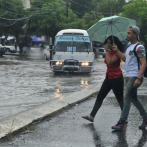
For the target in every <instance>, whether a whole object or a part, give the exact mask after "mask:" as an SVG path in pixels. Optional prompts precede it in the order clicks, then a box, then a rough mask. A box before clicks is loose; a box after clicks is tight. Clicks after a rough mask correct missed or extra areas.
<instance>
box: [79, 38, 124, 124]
mask: <svg viewBox="0 0 147 147" xmlns="http://www.w3.org/2000/svg"><path fill="white" fill-rule="evenodd" d="M114 43H115V44H116V45H117V47H118V48H119V49H120V50H121V51H122V50H123V48H124V46H123V44H122V42H121V41H120V40H119V39H118V38H117V37H115V36H109V37H108V38H107V39H106V40H105V41H104V43H103V44H104V48H105V50H106V56H105V59H104V62H105V63H106V65H107V72H106V78H105V79H104V81H103V84H102V86H101V88H100V91H99V93H98V95H97V99H96V101H95V104H94V107H93V109H92V111H91V113H90V115H86V116H82V118H84V119H86V120H89V121H91V122H93V121H94V117H95V115H96V113H97V111H98V110H99V109H100V107H101V105H102V103H103V100H104V99H105V98H106V96H107V94H108V93H109V91H110V90H113V92H114V94H115V96H116V99H117V101H118V103H119V106H120V109H121V110H122V109H123V105H124V102H123V87H124V79H123V74H122V70H121V68H120V58H119V56H118V54H117V52H116V51H114V50H113V44H114Z"/></svg>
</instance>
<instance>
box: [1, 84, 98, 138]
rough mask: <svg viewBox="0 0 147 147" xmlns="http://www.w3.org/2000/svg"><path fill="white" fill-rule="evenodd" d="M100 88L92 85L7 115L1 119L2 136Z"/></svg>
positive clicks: (85, 97)
mask: <svg viewBox="0 0 147 147" xmlns="http://www.w3.org/2000/svg"><path fill="white" fill-rule="evenodd" d="M98 90H99V87H95V88H92V87H91V88H90V89H89V90H82V91H78V92H74V93H71V94H69V95H68V96H67V97H65V98H64V99H57V100H52V101H49V102H46V103H44V104H41V105H38V106H35V107H32V108H30V109H27V110H26V111H23V112H20V113H17V114H15V115H12V116H9V117H5V118H4V119H1V120H0V138H2V137H5V136H6V135H8V134H10V133H13V132H15V131H17V130H19V129H21V128H23V127H24V126H27V125H30V124H32V123H34V122H38V121H40V120H42V119H44V118H46V117H47V116H50V115H52V114H54V113H57V112H59V111H60V110H62V109H64V108H68V107H69V106H71V105H74V104H76V103H78V102H80V101H83V100H85V99H87V98H88V97H90V96H91V95H93V94H94V93H97V91H98Z"/></svg>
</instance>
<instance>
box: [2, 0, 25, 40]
mask: <svg viewBox="0 0 147 147" xmlns="http://www.w3.org/2000/svg"><path fill="white" fill-rule="evenodd" d="M0 5H1V11H0V15H1V17H0V29H1V30H0V31H1V32H2V33H3V34H4V35H5V36H8V35H9V34H11V35H14V36H15V37H16V40H18V37H19V35H20V33H23V26H24V25H25V20H26V18H25V10H24V9H23V4H22V2H21V1H18V0H17V1H16V0H11V1H4V0H0Z"/></svg>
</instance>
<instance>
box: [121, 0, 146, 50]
mask: <svg viewBox="0 0 147 147" xmlns="http://www.w3.org/2000/svg"><path fill="white" fill-rule="evenodd" d="M123 10H124V11H123V13H122V14H121V16H124V17H128V18H131V19H134V20H136V23H137V26H139V27H140V32H141V33H140V39H141V41H143V43H144V45H145V48H146V49H147V29H146V26H147V1H144V0H134V1H132V2H131V3H129V4H127V5H125V6H124V7H123Z"/></svg>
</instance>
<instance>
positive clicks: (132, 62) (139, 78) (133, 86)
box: [112, 26, 147, 130]
mask: <svg viewBox="0 0 147 147" xmlns="http://www.w3.org/2000/svg"><path fill="white" fill-rule="evenodd" d="M139 34H140V29H139V28H138V27H137V26H131V27H129V29H128V31H127V39H128V40H129V41H130V42H131V45H130V46H129V47H128V48H127V50H126V52H125V54H123V53H122V52H121V51H120V50H119V48H118V47H117V45H115V48H113V50H114V51H115V52H117V54H118V55H119V57H120V58H121V59H122V60H123V61H124V62H125V90H124V102H125V103H124V107H123V110H122V113H121V116H120V119H119V121H118V123H117V124H116V125H114V126H112V129H114V130H124V127H125V120H126V119H127V118H128V115H129V111H130V107H131V102H132V103H133V104H134V106H135V107H136V108H137V109H138V110H139V112H140V115H141V116H142V118H143V122H142V124H141V125H140V126H139V129H145V128H146V126H147V112H146V110H145V109H144V107H143V105H142V104H141V102H140V101H139V100H138V98H137V88H138V87H139V86H140V85H141V83H142V82H143V73H144V71H145V68H146V53H145V47H144V46H143V45H142V44H138V43H139ZM136 45H137V46H136ZM135 46H136V47H135ZM134 48H136V53H137V56H138V58H139V61H140V69H139V68H138V61H137V57H136V56H135V54H134V51H133V50H134Z"/></svg>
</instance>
